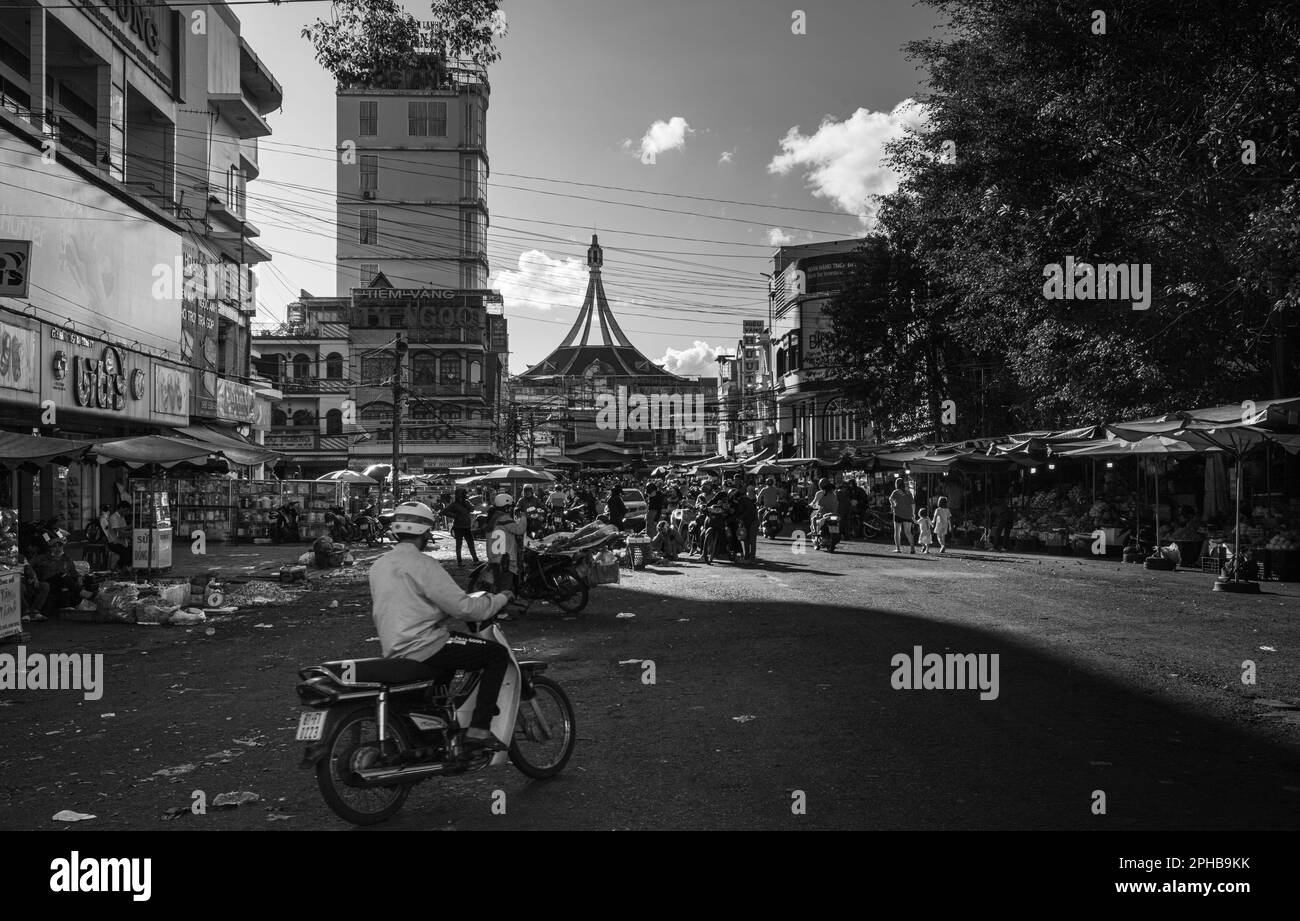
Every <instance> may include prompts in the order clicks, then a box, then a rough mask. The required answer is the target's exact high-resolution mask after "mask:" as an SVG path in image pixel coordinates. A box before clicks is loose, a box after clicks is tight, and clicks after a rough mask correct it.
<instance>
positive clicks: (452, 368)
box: [438, 355, 460, 384]
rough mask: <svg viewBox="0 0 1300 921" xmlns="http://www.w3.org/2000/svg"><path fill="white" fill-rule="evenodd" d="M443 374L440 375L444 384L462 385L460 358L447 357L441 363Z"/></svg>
mask: <svg viewBox="0 0 1300 921" xmlns="http://www.w3.org/2000/svg"><path fill="white" fill-rule="evenodd" d="M439 369H440V371H441V373H440V374H439V375H438V376H439V378H441V380H442V382H443V383H444V384H459V383H460V356H459V355H445V356H443V358H442V361H441V362H440V363H439Z"/></svg>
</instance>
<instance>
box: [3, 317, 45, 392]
mask: <svg viewBox="0 0 1300 921" xmlns="http://www.w3.org/2000/svg"><path fill="white" fill-rule="evenodd" d="M36 341H37V334H36V330H34V329H23V328H22V327H20V326H11V325H10V324H8V323H0V387H4V388H7V389H10V390H23V391H26V392H28V393H31V392H32V391H34V390H35V389H36Z"/></svg>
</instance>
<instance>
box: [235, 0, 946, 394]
mask: <svg viewBox="0 0 1300 921" xmlns="http://www.w3.org/2000/svg"><path fill="white" fill-rule="evenodd" d="M404 5H405V6H406V8H407V9H409V10H410V11H411V13H412V14H414V15H415V16H416V18H418V19H427V18H429V17H428V15H427V14H428V12H429V4H428V2H427V0H424V2H419V0H404ZM502 9H503V10H504V12H505V14H506V18H507V21H508V23H509V31H508V33H507V34H506V35H505V36H504V37H503V38H501V39H500V40H499V47H500V48H501V51H502V59H501V61H499V62H498V63H497V64H495V65H493V67H492V68H491V70H490V72H489V80H490V83H491V98H490V106H489V109H488V122H487V139H488V156H489V158H490V161H491V176H490V178H489V180H488V183H487V196H488V207H489V212H490V221H491V226H490V229H489V233H488V256H489V259H490V263H491V268H492V271H491V275H490V277H489V286H490V287H492V288H495V289H497V290H500V291H501V292H502V294H503V296H504V300H505V312H506V316H507V317H508V318H509V320H510V327H509V328H510V350H511V355H510V362H509V369H510V371H511V372H513V373H518V372H520V371H522V370H524V369H525V368H527V367H528V366H529V365H531V364H534V363H535V362H537V361H540V360H541V359H542V358H545V357H546V355H547V354H548V353H549V352H550V351H551V350H552V349H553V348H554V347H555V346H556V345H558V344H559V342H560V340H561V339H562V338H563V337H564V335H565V333H566V332H567V331H568V329H569V327H570V326H571V325H572V324H573V321H574V320H575V319H576V317H577V314H578V310H579V308H580V307H581V303H582V295H583V293H584V291H585V288H586V248H587V245H588V243H589V241H590V239H591V234H592V232H593V229H594V231H595V232H596V233H597V234H599V236H600V243H601V246H602V247H604V250H605V266H604V272H603V277H604V282H605V291H606V294H607V295H608V297H609V299H610V304H611V306H612V308H613V309H614V311H615V314H616V315H617V316H618V318H619V321H620V323H621V324H622V326H623V329H624V331H625V332H626V333H627V334H628V336H629V338H631V339H632V341H633V342H634V343H635V344H636V345H637V346H638V347H639V348H640V349H641V351H642V352H644V353H645V354H646V355H647V356H649V357H650V358H651V359H653V360H655V361H658V362H660V363H662V364H664V365H665V367H667V368H668V370H670V371H675V372H677V373H679V374H703V375H713V374H716V371H717V365H716V363H715V361H714V355H715V354H716V350H717V349H719V348H722V349H724V350H725V349H734V348H735V344H736V341H737V340H738V339H739V337H740V329H741V321H742V320H744V319H766V317H767V293H766V291H767V288H766V285H767V282H766V279H764V278H763V276H762V273H763V272H769V271H771V267H770V259H771V256H772V252H773V250H774V249H775V247H776V246H777V245H781V244H784V243H807V242H814V241H822V240H835V239H843V238H847V237H854V236H860V235H861V234H862V233H864V232H865V230H867V229H869V227H870V223H871V221H872V217H873V211H874V205H873V201H872V198H871V196H872V195H874V194H879V193H883V192H889V191H891V190H892V189H893V188H894V187H895V182H896V180H895V177H894V176H893V175H892V174H891V173H890V171H889V170H888V169H887V168H886V167H885V166H884V165H883V163H882V162H881V154H882V151H883V145H884V144H885V143H887V142H888V141H889V140H890V139H892V138H894V137H897V136H898V135H899V134H900V133H901V132H902V131H903V130H904V129H905V128H906V127H907V126H909V125H913V124H916V123H918V122H919V119H920V117H921V116H920V111H919V109H918V107H917V106H916V104H915V102H914V100H915V99H916V98H917V97H918V95H919V94H920V93H922V92H923V86H922V79H923V75H922V74H921V72H920V71H918V70H917V69H916V67H915V65H914V64H913V62H911V61H908V60H907V59H906V58H905V57H904V55H903V52H902V49H901V46H902V45H903V44H904V43H905V42H907V41H909V40H913V39H919V38H926V37H930V36H932V35H933V34H935V32H934V29H935V26H936V24H937V22H938V19H937V16H936V14H935V12H934V10H932V9H931V8H929V7H920V6H916V5H914V4H912V3H910V2H908V0H791V2H775V0H505V2H503V4H502ZM234 10H235V13H236V15H237V16H238V17H239V19H240V21H241V22H242V23H243V35H244V37H245V38H246V39H247V40H248V41H249V43H250V44H251V46H252V47H253V49H254V51H255V52H256V53H257V54H258V56H259V57H261V59H262V60H263V62H264V63H265V64H266V65H267V67H268V68H269V69H270V70H271V72H272V73H273V74H275V76H276V78H277V79H278V80H279V81H280V84H281V85H282V86H283V88H284V106H283V109H282V110H280V111H278V112H274V113H272V114H270V115H269V116H268V122H269V123H270V125H271V127H272V129H273V132H274V133H273V134H272V135H271V137H269V138H263V139H262V140H261V142H260V143H261V150H260V155H259V158H260V166H261V176H260V178H259V179H258V180H257V181H255V182H253V183H250V186H249V205H250V210H251V217H252V220H253V221H254V223H256V224H257V225H258V226H259V228H260V229H261V230H262V236H261V237H260V238H259V241H258V242H259V243H260V244H261V245H262V246H263V248H265V249H267V250H269V251H270V252H271V253H272V254H273V256H274V260H273V262H272V263H271V264H270V265H269V266H262V267H260V268H259V276H260V286H259V301H260V305H261V311H260V313H259V316H258V320H260V321H263V322H268V321H271V320H273V319H280V318H283V316H284V308H285V305H286V304H288V303H289V302H290V301H291V300H294V299H296V298H297V296H298V293H299V291H300V290H306V291H308V292H310V293H312V294H315V295H317V296H327V295H333V294H335V293H336V292H335V291H334V284H335V281H334V268H333V259H334V237H333V226H332V223H333V222H332V216H333V210H332V209H333V196H334V183H335V171H334V166H333V147H334V143H335V129H334V125H333V112H334V105H333V91H334V87H333V83H332V81H331V79H330V78H329V76H328V75H327V74H326V73H325V71H324V70H322V69H321V67H320V66H319V65H318V64H317V63H316V62H315V60H314V50H313V49H312V47H311V45H310V44H309V43H308V42H307V40H306V39H304V38H302V37H301V35H300V30H301V28H302V27H303V26H304V25H305V24H307V23H309V22H313V21H315V19H316V18H317V17H322V16H324V17H327V16H328V14H329V4H328V2H296V3H289V4H283V5H280V6H270V5H261V4H248V5H239V6H236V7H234ZM796 11H798V12H801V13H802V17H799V16H797V15H796ZM800 22H802V25H803V34H796V30H797V29H798V28H799V24H800ZM323 115H324V116H325V118H323V117H322V116H323ZM276 183H290V184H292V185H291V186H290V185H276ZM302 186H306V187H309V188H311V189H317V190H319V192H317V193H314V194H313V193H309V192H303V191H302V190H301V187H302ZM286 207H289V208H293V209H294V211H293V212H288V211H286V210H285V208H286Z"/></svg>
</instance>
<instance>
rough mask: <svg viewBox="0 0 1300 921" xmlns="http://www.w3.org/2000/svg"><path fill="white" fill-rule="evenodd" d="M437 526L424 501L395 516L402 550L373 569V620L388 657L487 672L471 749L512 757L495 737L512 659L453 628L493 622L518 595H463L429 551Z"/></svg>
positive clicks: (405, 505)
mask: <svg viewBox="0 0 1300 921" xmlns="http://www.w3.org/2000/svg"><path fill="white" fill-rule="evenodd" d="M435 522H436V519H435V518H434V514H433V510H432V509H430V508H429V507H428V506H427V505H425V504H424V503H423V502H403V503H402V504H401V505H399V506H398V507H397V509H396V510H395V516H394V519H393V525H392V532H393V535H394V536H395V537H396V538H397V545H396V546H395V547H393V549H391V550H389V551H388V552H387V553H385V554H384V555H383V556H382V557H380V558H379V559H378V560H377V561H376V562H375V564H374V565H373V566H372V567H371V568H370V598H371V601H372V602H373V604H374V610H373V612H372V616H373V617H374V620H375V629H376V632H378V634H379V644H380V648H381V649H382V650H383V654H384V656H385V657H387V658H396V659H414V660H416V661H418V662H424V663H425V664H427V665H430V666H432V667H433V668H439V669H465V670H470V671H480V672H481V673H482V675H481V677H480V679H479V688H478V698H477V701H476V703H475V706H474V713H473V715H472V716H471V717H470V728H469V729H468V730H467V731H466V734H465V742H466V748H467V749H469V750H473V749H482V750H486V751H505V750H506V748H507V745H506V743H505V742H503V741H501V740H500V739H498V738H496V737H495V736H493V735H492V730H491V726H492V717H493V716H495V715H496V712H497V706H496V704H497V696H498V695H499V694H500V692H501V684H502V682H503V681H504V680H505V675H506V670H507V669H508V668H509V665H510V655H509V653H507V652H506V649H505V647H504V646H502V645H500V644H499V643H494V642H491V641H489V640H486V639H483V638H482V637H478V636H474V635H473V634H470V633H459V632H455V631H453V630H451V629H450V625H449V624H450V622H452V621H457V620H459V621H483V620H487V619H488V618H490V617H492V615H494V614H496V613H497V612H498V611H500V610H501V609H502V608H504V607H505V606H506V605H507V604H509V603H510V601H511V600H512V599H513V598H514V595H513V594H512V593H510V592H500V593H498V594H495V595H488V594H486V593H481V592H476V593H475V594H473V595H467V594H466V593H465V592H463V591H461V589H460V586H458V585H457V584H456V583H455V582H454V581H453V580H452V578H451V576H449V575H447V571H446V570H444V569H443V568H442V565H441V564H439V563H438V561H437V560H435V559H433V557H431V556H426V555H425V553H424V550H425V548H426V547H427V546H428V544H429V532H430V531H431V530H432V529H433V526H434V524H435Z"/></svg>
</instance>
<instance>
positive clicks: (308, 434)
mask: <svg viewBox="0 0 1300 921" xmlns="http://www.w3.org/2000/svg"><path fill="white" fill-rule="evenodd" d="M349 441H351V438H350V437H349V436H347V435H322V434H321V433H320V432H318V431H316V430H315V429H311V428H295V427H293V426H288V427H285V426H277V427H276V428H273V429H272V430H271V431H269V432H267V433H266V435H265V436H264V437H263V446H264V447H267V448H270V449H271V450H273V451H329V452H333V453H337V454H346V453H347V450H348V442H349Z"/></svg>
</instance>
